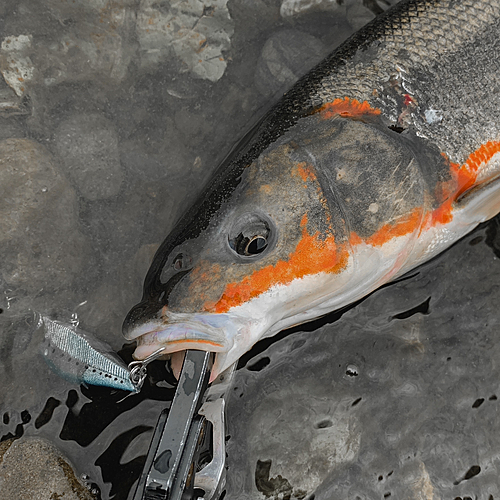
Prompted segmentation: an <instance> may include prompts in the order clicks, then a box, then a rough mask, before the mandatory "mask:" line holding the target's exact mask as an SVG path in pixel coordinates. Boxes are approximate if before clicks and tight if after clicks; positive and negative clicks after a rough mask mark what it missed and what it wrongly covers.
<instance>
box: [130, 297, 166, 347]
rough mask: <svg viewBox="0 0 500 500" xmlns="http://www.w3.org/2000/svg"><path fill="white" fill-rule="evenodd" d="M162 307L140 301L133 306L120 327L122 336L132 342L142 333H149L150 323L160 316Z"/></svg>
mask: <svg viewBox="0 0 500 500" xmlns="http://www.w3.org/2000/svg"><path fill="white" fill-rule="evenodd" d="M163 307H164V306H162V305H161V304H158V303H154V302H152V301H149V300H147V301H142V302H140V303H139V304H137V305H135V306H134V307H133V308H132V309H131V310H130V311H129V312H128V314H127V316H126V317H125V320H124V321H123V325H122V333H123V336H124V337H125V338H126V339H127V340H134V339H136V338H137V337H140V336H141V335H143V334H144V333H148V332H149V331H151V326H150V325H149V323H150V321H151V320H152V319H153V318H156V319H158V318H159V317H160V316H161V310H162V309H163Z"/></svg>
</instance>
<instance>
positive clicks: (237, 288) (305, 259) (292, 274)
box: [205, 215, 349, 313]
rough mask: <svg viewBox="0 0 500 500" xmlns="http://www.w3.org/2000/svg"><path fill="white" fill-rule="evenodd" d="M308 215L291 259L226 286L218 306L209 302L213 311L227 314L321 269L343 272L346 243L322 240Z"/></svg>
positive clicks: (329, 239)
mask: <svg viewBox="0 0 500 500" xmlns="http://www.w3.org/2000/svg"><path fill="white" fill-rule="evenodd" d="M306 224H307V215H304V217H303V218H302V223H301V225H302V238H301V239H300V241H299V242H298V244H297V247H296V248H295V250H294V251H293V252H292V253H290V255H289V256H288V259H287V260H281V261H279V262H277V263H276V264H275V265H269V266H266V267H264V268H263V269H260V270H258V271H254V272H253V273H252V274H251V275H250V276H247V277H246V278H244V279H243V280H242V281H240V282H238V283H230V284H228V285H227V286H226V289H225V290H224V293H223V295H222V297H221V299H220V300H219V301H218V302H217V303H216V304H214V305H211V306H210V305H209V304H206V306H205V307H206V308H207V309H208V310H210V312H217V313H223V312H227V311H228V310H229V309H231V308H232V307H235V306H239V305H241V304H243V303H245V302H247V301H248V300H250V299H252V298H254V297H257V296H258V295H260V294H262V293H264V292H266V291H267V290H269V289H270V288H272V287H273V286H275V285H287V284H288V283H291V282H292V281H293V280H294V279H297V278H302V277H304V276H307V275H309V274H317V273H320V272H329V273H335V272H339V271H340V270H341V269H343V268H344V267H345V266H346V265H347V260H348V257H349V253H348V251H347V249H346V247H345V245H340V246H337V245H336V244H335V238H334V237H333V236H327V237H326V238H324V239H322V238H321V235H320V233H319V231H318V232H316V233H315V234H313V235H311V234H309V233H308V231H307V228H306V227H305V226H306Z"/></svg>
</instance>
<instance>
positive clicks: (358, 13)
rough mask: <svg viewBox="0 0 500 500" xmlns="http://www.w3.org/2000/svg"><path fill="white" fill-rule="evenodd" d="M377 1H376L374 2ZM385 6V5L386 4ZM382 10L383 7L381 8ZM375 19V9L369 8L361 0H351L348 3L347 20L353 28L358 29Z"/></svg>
mask: <svg viewBox="0 0 500 500" xmlns="http://www.w3.org/2000/svg"><path fill="white" fill-rule="evenodd" d="M374 3H375V2H374ZM384 7H385V6H384ZM380 10H381V11H382V9H380ZM373 19H375V14H374V12H373V11H371V10H370V9H368V8H367V7H366V6H365V5H364V3H361V2H359V1H352V0H351V1H350V2H349V3H348V5H347V21H348V22H349V24H350V25H351V26H352V29H353V30H355V31H357V30H359V29H360V28H362V27H363V26H364V25H365V24H366V23H369V22H370V21H372V20H373Z"/></svg>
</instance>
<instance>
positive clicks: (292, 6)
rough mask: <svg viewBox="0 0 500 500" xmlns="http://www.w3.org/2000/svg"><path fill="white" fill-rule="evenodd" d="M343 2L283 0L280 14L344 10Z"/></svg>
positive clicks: (286, 16) (333, 0)
mask: <svg viewBox="0 0 500 500" xmlns="http://www.w3.org/2000/svg"><path fill="white" fill-rule="evenodd" d="M342 5H343V2H338V1H337V0H283V1H282V2H281V7H280V14H281V16H282V17H284V18H289V17H295V16H300V15H301V14H304V13H307V14H310V13H311V12H315V11H316V12H318V11H319V12H325V11H327V12H335V13H337V12H338V13H340V12H343V11H344V9H343V7H342Z"/></svg>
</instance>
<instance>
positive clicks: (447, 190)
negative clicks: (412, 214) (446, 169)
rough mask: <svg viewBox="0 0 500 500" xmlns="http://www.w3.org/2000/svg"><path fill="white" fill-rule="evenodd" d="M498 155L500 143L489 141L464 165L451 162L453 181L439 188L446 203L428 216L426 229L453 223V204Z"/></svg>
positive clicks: (473, 153) (471, 155)
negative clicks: (484, 167)
mask: <svg viewBox="0 0 500 500" xmlns="http://www.w3.org/2000/svg"><path fill="white" fill-rule="evenodd" d="M496 153H500V141H488V142H487V143H486V144H482V145H481V146H480V147H479V148H478V149H476V151H474V152H472V153H471V154H470V155H469V157H468V158H467V160H466V161H465V163H464V164H463V165H460V164H458V163H451V162H450V173H451V177H452V180H451V181H449V182H446V183H442V184H441V185H440V186H439V187H438V189H440V190H441V195H442V198H443V199H444V201H443V203H442V204H441V205H440V206H439V207H438V208H437V209H435V210H434V211H433V212H431V213H430V214H428V215H427V216H426V220H425V223H424V227H429V226H435V225H436V224H447V223H448V222H451V220H452V219H453V203H454V202H455V201H456V200H457V199H458V198H459V197H460V196H461V195H462V194H464V193H465V192H466V191H467V190H469V189H470V188H472V187H473V186H474V185H475V183H476V181H477V176H478V173H479V169H480V168H481V167H482V166H484V165H486V164H487V163H488V162H489V161H490V160H491V159H492V158H493V156H494V155H495V154H496ZM443 156H445V155H444V154H443ZM445 157H446V156H445Z"/></svg>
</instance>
